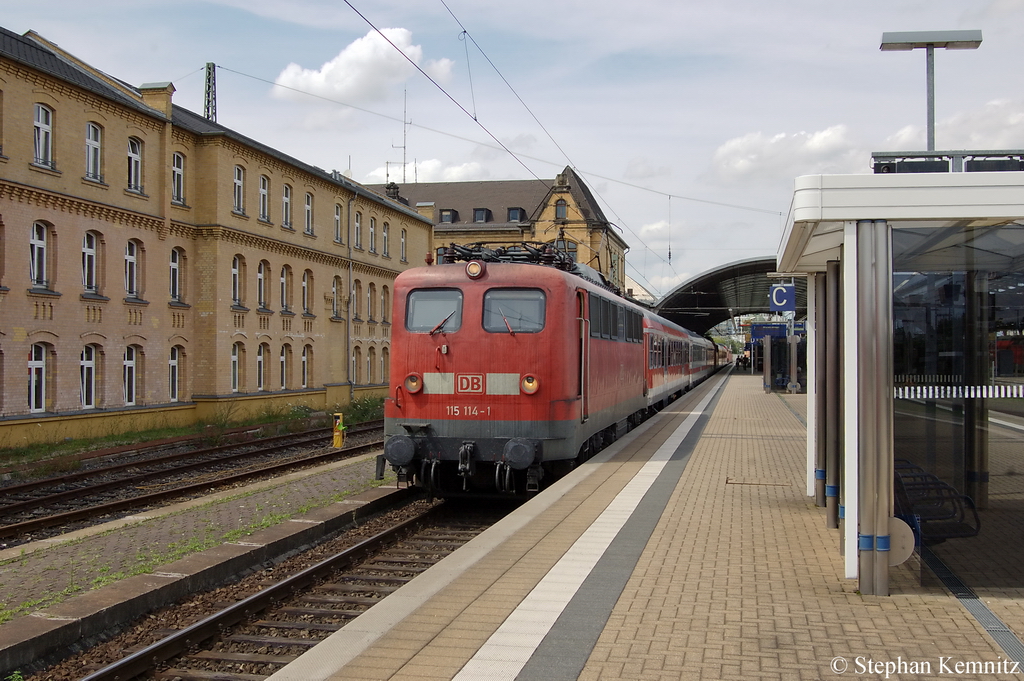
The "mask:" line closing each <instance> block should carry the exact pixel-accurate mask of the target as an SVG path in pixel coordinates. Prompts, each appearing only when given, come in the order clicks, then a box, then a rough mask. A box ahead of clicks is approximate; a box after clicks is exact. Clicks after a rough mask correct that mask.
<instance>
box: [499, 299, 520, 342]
mask: <svg viewBox="0 0 1024 681" xmlns="http://www.w3.org/2000/svg"><path fill="white" fill-rule="evenodd" d="M498 314H500V315H501V318H502V319H503V320H504V321H505V328H506V329H508V333H509V335H511V336H514V335H516V332H515V331H513V330H512V327H511V325H509V323H508V318H507V317H506V316H505V313H504V312H502V311H501V305H499V306H498Z"/></svg>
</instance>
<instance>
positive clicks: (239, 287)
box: [231, 255, 245, 306]
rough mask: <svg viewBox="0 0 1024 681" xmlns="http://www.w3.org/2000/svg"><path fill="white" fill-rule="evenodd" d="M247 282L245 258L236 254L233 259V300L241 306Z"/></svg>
mask: <svg viewBox="0 0 1024 681" xmlns="http://www.w3.org/2000/svg"><path fill="white" fill-rule="evenodd" d="M244 282H245V258H243V257H242V256H240V255H236V256H235V257H233V258H232V259H231V302H232V303H233V304H235V305H238V306H241V305H242V300H243V293H244V290H243V289H244Z"/></svg>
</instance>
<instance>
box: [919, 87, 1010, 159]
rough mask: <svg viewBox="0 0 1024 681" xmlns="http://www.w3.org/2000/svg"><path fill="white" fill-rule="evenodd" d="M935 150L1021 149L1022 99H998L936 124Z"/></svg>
mask: <svg viewBox="0 0 1024 681" xmlns="http://www.w3.org/2000/svg"><path fill="white" fill-rule="evenodd" d="M935 146H936V147H937V148H939V149H1022V148H1024V100H1021V99H1016V100H1008V99H999V100H995V101H991V102H989V103H988V104H986V105H985V106H983V107H982V108H981V109H975V110H974V111H967V112H964V113H961V114H958V115H956V116H953V117H952V118H950V119H948V120H946V121H943V122H942V123H941V124H938V125H936V130H935Z"/></svg>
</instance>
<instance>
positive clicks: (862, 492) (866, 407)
mask: <svg viewBox="0 0 1024 681" xmlns="http://www.w3.org/2000/svg"><path fill="white" fill-rule="evenodd" d="M856 259H857V311H858V314H857V317H858V329H857V344H856V346H855V347H856V351H857V353H858V355H859V359H858V371H857V373H856V374H855V376H856V381H857V384H858V385H857V411H858V414H857V417H858V420H857V423H856V424H852V425H853V427H855V428H857V430H858V431H859V435H858V441H859V457H858V458H859V462H858V467H857V468H858V475H859V477H860V480H859V484H858V507H859V508H858V514H857V521H858V525H859V536H858V549H859V560H858V567H859V569H858V577H859V580H860V592H861V593H862V594H865V595H876V596H887V595H889V544H890V537H889V522H890V520H889V519H890V518H891V517H892V477H893V445H892V418H893V417H892V402H893V388H892V362H893V360H892V342H893V341H892V247H891V240H890V234H889V225H888V223H887V222H886V221H884V220H862V221H859V222H858V223H857V250H856ZM850 425H851V424H848V427H849V426H850Z"/></svg>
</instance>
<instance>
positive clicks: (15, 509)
mask: <svg viewBox="0 0 1024 681" xmlns="http://www.w3.org/2000/svg"><path fill="white" fill-rule="evenodd" d="M304 435H305V437H300V436H298V434H293V435H290V436H289V435H279V436H275V437H273V438H268V439H267V440H261V441H260V442H261V444H262V443H266V442H273V441H280V440H288V441H287V442H285V443H284V444H283V445H277V446H276V447H262V448H261V449H259V450H257V451H252V447H253V446H254V445H253V443H252V442H247V443H245V444H232V445H220V446H218V447H208V448H206V449H201V450H193V451H191V452H179V453H177V454H169V455H167V456H161V457H157V458H155V459H146V460H145V461H133V462H126V463H120V464H116V465H113V466H106V467H104V468H94V469H92V470H90V471H82V472H80V473H73V474H70V475H68V476H62V477H60V478H49V479H47V480H43V481H33V482H32V483H26V485H18V486H14V487H12V488H0V492H3V494H4V495H5V496H10V495H11V494H12V493H15V494H16V493H19V492H24V491H28V490H31V489H33V488H34V489H39V488H42V487H47V486H53V485H55V484H60V483H64V482H73V481H75V480H85V479H88V478H91V477H97V476H100V475H108V474H110V473H116V472H117V471H121V470H125V469H129V468H143V467H149V466H153V465H159V464H165V463H173V462H174V461H180V460H183V459H194V458H198V457H202V456H206V455H207V454H213V453H216V452H218V451H229V450H231V449H239V448H245V447H248V448H249V449H248V451H241V452H238V453H236V454H228V455H227V456H221V457H217V458H213V459H203V460H200V461H190V462H188V463H183V464H181V465H178V466H171V467H168V468H162V469H159V470H152V471H146V472H144V473H136V474H135V475H131V476H128V477H124V478H119V479H117V480H107V481H104V482H98V483H95V484H92V485H84V486H82V487H76V488H73V489H69V490H65V491H63V492H56V493H54V494H47V495H45V496H41V497H37V498H35V499H26V500H24V501H16V502H14V503H11V504H7V505H0V516H6V515H14V514H15V513H20V512H22V511H28V510H31V509H33V508H39V507H40V506H47V505H49V504H53V503H55V502H60V501H64V500H67V499H74V498H75V497H80V496H85V495H88V494H92V493H96V492H103V491H106V490H108V489H116V488H118V487H126V486H128V485H134V484H137V483H140V482H144V481H146V480H152V479H153V478H159V477H164V476H169V475H174V474H175V473H183V472H186V471H190V470H194V469H196V468H203V467H205V466H215V465H217V464H219V463H230V462H232V461H236V460H238V459H241V458H244V457H247V456H253V455H259V454H263V453H269V452H273V451H275V450H279V449H283V448H287V447H301V446H304V445H308V444H310V443H315V442H320V441H322V440H324V439H325V438H326V437H327V436H326V435H308V434H304Z"/></svg>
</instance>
